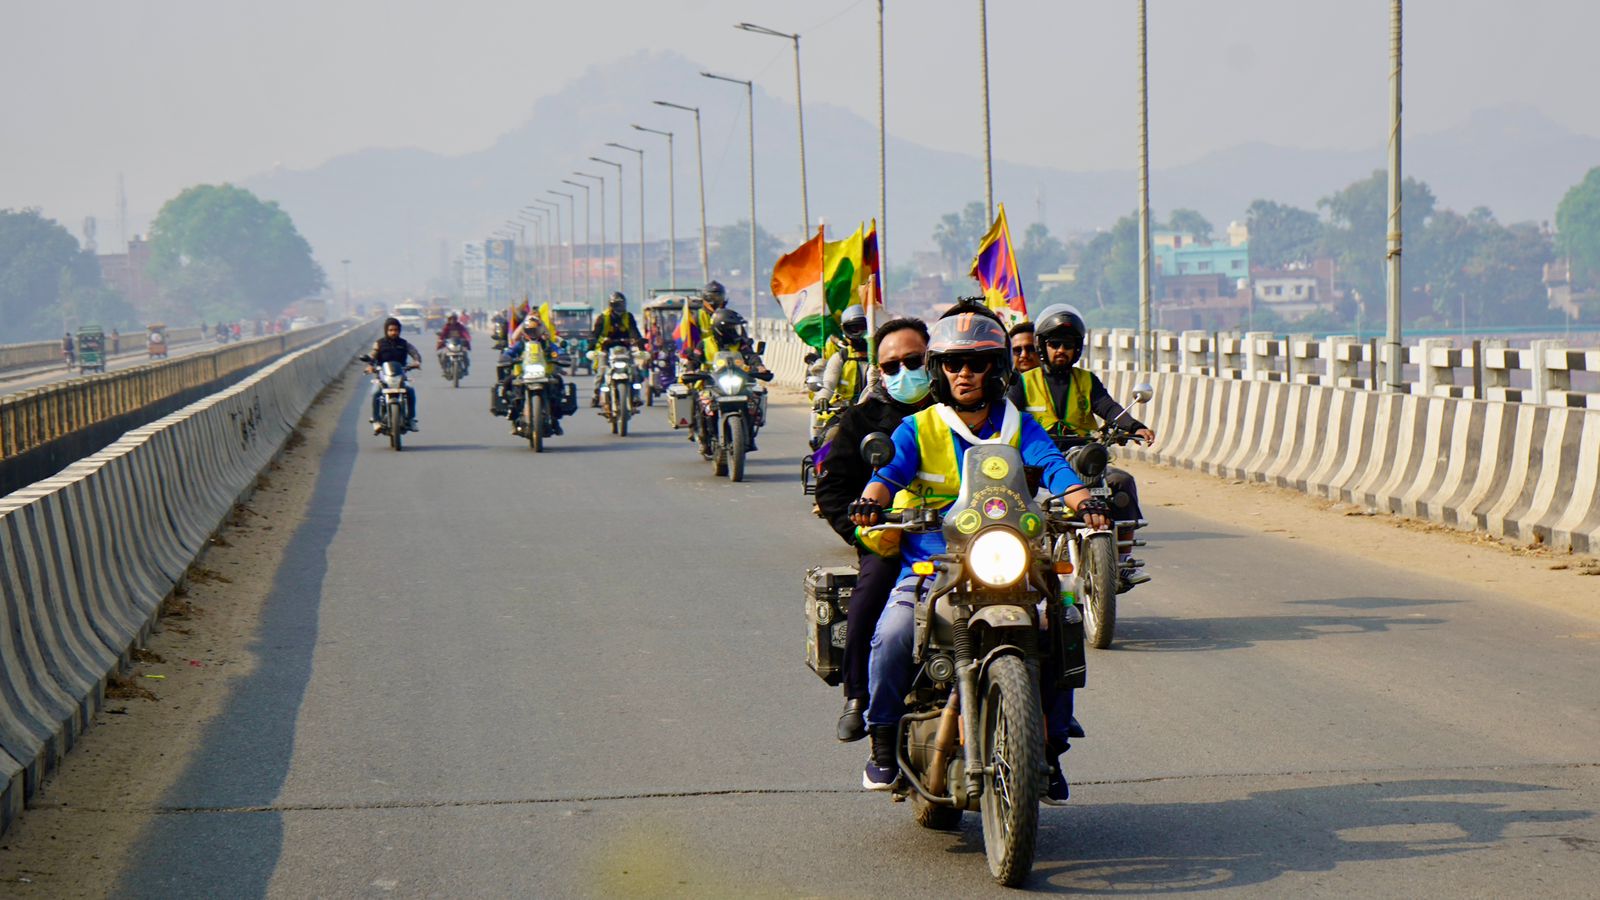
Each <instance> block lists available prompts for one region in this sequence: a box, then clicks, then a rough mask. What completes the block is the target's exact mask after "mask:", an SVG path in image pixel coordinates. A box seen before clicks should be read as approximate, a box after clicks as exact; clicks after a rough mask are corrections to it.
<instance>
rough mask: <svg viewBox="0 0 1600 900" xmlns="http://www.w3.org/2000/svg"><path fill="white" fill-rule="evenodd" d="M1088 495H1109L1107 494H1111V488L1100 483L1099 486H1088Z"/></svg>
mask: <svg viewBox="0 0 1600 900" xmlns="http://www.w3.org/2000/svg"><path fill="white" fill-rule="evenodd" d="M1089 496H1091V497H1109V496H1111V488H1109V487H1106V486H1105V485H1101V486H1100V487H1092V488H1089Z"/></svg>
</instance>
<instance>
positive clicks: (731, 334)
mask: <svg viewBox="0 0 1600 900" xmlns="http://www.w3.org/2000/svg"><path fill="white" fill-rule="evenodd" d="M743 331H744V316H741V315H739V314H738V313H736V312H734V311H733V310H731V309H727V308H726V307H724V308H723V309H719V310H717V311H716V313H715V314H713V315H712V316H711V336H712V337H714V338H716V341H717V343H719V344H732V343H735V342H737V341H738V340H739V337H740V334H741V333H742V332H743Z"/></svg>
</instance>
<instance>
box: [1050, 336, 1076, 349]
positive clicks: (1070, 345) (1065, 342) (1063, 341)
mask: <svg viewBox="0 0 1600 900" xmlns="http://www.w3.org/2000/svg"><path fill="white" fill-rule="evenodd" d="M1044 345H1045V346H1046V347H1049V348H1050V349H1051V350H1082V349H1083V341H1081V340H1078V339H1077V338H1045V339H1044Z"/></svg>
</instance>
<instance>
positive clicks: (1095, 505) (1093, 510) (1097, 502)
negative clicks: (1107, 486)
mask: <svg viewBox="0 0 1600 900" xmlns="http://www.w3.org/2000/svg"><path fill="white" fill-rule="evenodd" d="M1077 513H1078V518H1080V519H1087V518H1088V517H1090V516H1093V515H1102V516H1105V517H1106V518H1108V519H1109V518H1111V504H1109V503H1107V502H1106V501H1105V500H1104V499H1102V498H1100V497H1090V498H1089V499H1087V500H1085V501H1083V502H1082V503H1079V504H1078V509H1077Z"/></svg>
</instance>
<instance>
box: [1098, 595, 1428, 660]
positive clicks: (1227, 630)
mask: <svg viewBox="0 0 1600 900" xmlns="http://www.w3.org/2000/svg"><path fill="white" fill-rule="evenodd" d="M1363 599H1366V600H1369V601H1371V602H1373V603H1374V604H1375V605H1374V606H1373V607H1371V608H1378V604H1384V605H1389V606H1405V605H1408V604H1410V603H1412V602H1414V601H1406V600H1402V599H1400V598H1363ZM1429 602H1444V601H1423V603H1429ZM1444 623H1445V620H1444V619H1438V618H1419V617H1403V618H1402V617H1395V616H1352V615H1326V616H1234V617H1225V618H1189V617H1181V616H1180V617H1168V616H1144V617H1139V616H1129V617H1126V618H1123V617H1119V618H1118V620H1117V642H1116V644H1115V645H1114V649H1116V650H1125V651H1132V652H1146V653H1149V652H1164V653H1175V652H1195V651H1200V650H1239V649H1242V648H1245V647H1253V646H1255V645H1256V644H1259V643H1262V642H1265V641H1310V640H1315V639H1317V638H1324V637H1333V636H1336V635H1352V634H1378V633H1383V632H1388V631H1391V630H1393V629H1396V628H1401V627H1404V628H1416V627H1428V626H1434V625H1442V624H1444Z"/></svg>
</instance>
